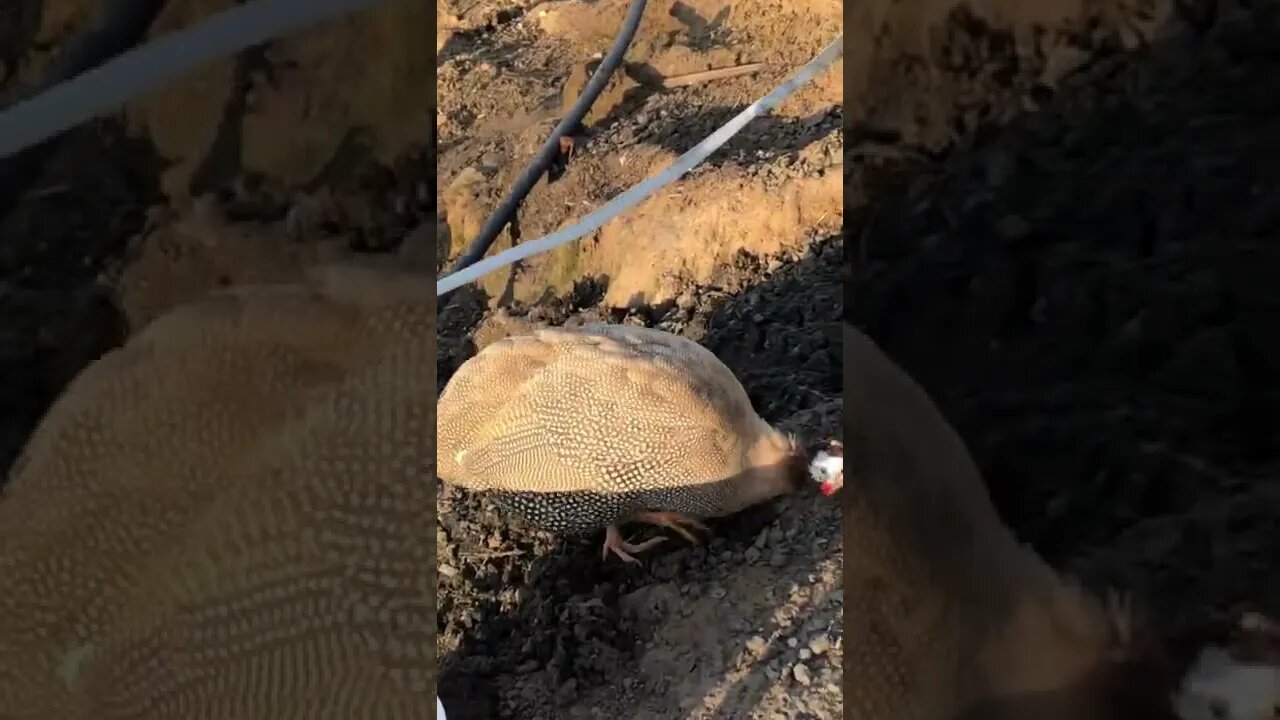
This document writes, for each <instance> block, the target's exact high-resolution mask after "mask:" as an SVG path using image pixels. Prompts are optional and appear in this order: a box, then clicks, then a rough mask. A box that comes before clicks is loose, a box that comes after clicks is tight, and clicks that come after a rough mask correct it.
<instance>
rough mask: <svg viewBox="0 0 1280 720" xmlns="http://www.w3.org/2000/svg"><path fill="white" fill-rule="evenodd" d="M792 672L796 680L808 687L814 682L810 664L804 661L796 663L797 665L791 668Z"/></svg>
mask: <svg viewBox="0 0 1280 720" xmlns="http://www.w3.org/2000/svg"><path fill="white" fill-rule="evenodd" d="M791 674H792V676H794V677H795V679H796V682H798V683H800V684H801V685H804V686H806V687H808V685H809V683H811V682H813V676H812V675H810V674H809V666H808V665H805V664H804V663H796V666H795V667H793V668H791Z"/></svg>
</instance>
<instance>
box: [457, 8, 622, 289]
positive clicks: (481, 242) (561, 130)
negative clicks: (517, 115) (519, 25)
mask: <svg viewBox="0 0 1280 720" xmlns="http://www.w3.org/2000/svg"><path fill="white" fill-rule="evenodd" d="M645 2H646V0H631V7H630V8H628V9H627V17H626V18H625V19H624V20H623V22H622V28H621V29H620V30H618V35H617V37H615V38H614V40H613V46H612V47H610V48H609V52H608V54H606V55H605V56H604V59H603V60H601V61H600V67H598V68H596V71H595V73H593V74H592V75H591V79H590V80H589V81H587V85H586V87H584V88H583V89H582V95H580V96H578V100H577V102H575V103H574V104H573V107H572V108H571V109H570V110H569V112H568V113H567V114H565V116H564V118H563V119H561V120H560V124H558V125H556V127H555V129H554V130H552V131H551V137H549V138H547V141H546V142H545V143H543V145H542V148H541V149H540V150H539V151H538V154H537V156H536V157H535V158H534V160H533V162H531V163H529V166H528V167H526V168H525V170H524V174H522V175H521V176H520V179H519V180H517V181H516V184H515V186H514V187H512V188H511V192H510V193H508V194H507V196H506V197H505V198H503V200H502V204H501V205H499V206H498V209H497V210H494V211H493V214H491V215H490V216H489V218H488V219H487V220H485V221H484V226H483V227H481V228H480V233H479V234H478V235H476V237H475V238H474V239H473V240H472V241H471V243H470V244H469V245H467V249H466V251H465V252H464V253H463V254H462V256H461V257H459V258H458V261H457V262H456V263H455V264H454V266H453V270H452V272H455V273H456V272H458V271H459V270H461V269H463V268H465V267H467V266H468V265H471V264H472V263H474V262H476V261H477V260H479V259H480V258H482V257H484V254H485V253H486V252H488V251H489V246H490V245H492V244H493V241H494V240H495V239H496V238H497V237H498V233H500V232H502V229H503V228H504V227H506V226H507V223H509V222H511V219H512V218H513V217H515V214H516V210H518V209H519V208H520V203H522V202H524V199H525V196H527V195H528V194H529V191H530V190H532V189H533V186H534V185H535V184H537V182H538V180H539V179H540V178H541V177H542V174H543V173H545V172H546V171H547V168H548V167H549V166H550V165H551V162H552V161H553V160H555V159H556V157H557V156H558V155H559V154H560V138H562V137H564V136H565V135H567V134H569V133H570V132H571V131H573V130H574V128H576V127H577V126H578V123H580V122H581V121H582V118H584V117H586V115H587V112H588V111H589V110H591V105H592V104H593V103H594V102H595V101H596V98H597V97H599V96H600V93H601V91H603V90H604V86H605V85H606V84H607V83H608V82H609V77H610V76H611V75H613V71H614V70H616V69H617V68H618V66H619V65H621V64H622V58H623V56H624V55H626V53H627V48H628V47H630V46H631V39H632V38H634V37H635V35H636V29H637V28H639V27H640V18H641V17H642V16H643V15H644V7H645Z"/></svg>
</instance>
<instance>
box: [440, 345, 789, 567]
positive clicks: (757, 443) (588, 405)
mask: <svg viewBox="0 0 1280 720" xmlns="http://www.w3.org/2000/svg"><path fill="white" fill-rule="evenodd" d="M437 411H438V423H437V433H438V437H437V453H438V457H437V467H438V469H439V470H438V471H439V474H440V478H441V479H442V480H444V481H446V482H450V483H453V484H455V485H458V486H461V487H465V488H469V489H473V490H480V491H486V492H487V493H488V494H489V495H491V496H492V497H493V498H494V499H495V500H497V501H498V502H499V503H500V504H501V505H504V506H506V507H508V508H510V509H511V510H514V511H515V512H516V513H517V514H520V515H522V516H523V517H525V518H526V519H527V520H529V521H530V522H532V523H533V524H535V525H538V526H540V527H542V528H545V529H547V530H550V531H552V532H559V533H570V534H582V533H588V532H593V531H595V530H599V529H601V528H604V529H605V542H604V547H603V556H604V557H606V558H607V557H608V555H609V553H610V552H612V553H614V554H616V555H617V556H618V557H620V558H621V559H622V560H624V561H626V562H638V561H637V560H636V559H635V557H634V556H633V554H634V553H639V552H641V551H644V550H646V549H648V548H650V547H652V546H653V545H655V544H657V543H659V542H662V541H663V539H664V538H662V537H655V538H651V539H649V540H646V541H644V542H641V543H635V544H633V543H631V542H628V541H626V540H624V539H623V538H622V535H621V532H620V530H619V525H620V524H622V523H624V522H627V521H637V522H643V523H649V524H654V525H659V526H664V527H668V528H671V529H672V530H674V531H675V532H677V533H679V534H680V535H682V536H684V537H686V538H687V539H689V540H691V541H692V540H694V536H693V534H692V533H691V532H690V531H689V530H690V529H704V528H705V526H704V525H703V524H702V522H701V520H700V519H701V518H706V517H715V516H723V515H728V514H731V513H734V512H737V511H739V510H741V509H743V508H746V507H747V506H750V505H754V504H756V503H760V502H763V501H765V500H768V499H770V498H772V497H775V496H778V495H781V494H784V493H787V492H790V491H791V490H794V489H796V488H797V487H800V486H802V485H803V484H804V482H805V478H806V472H805V470H806V454H805V452H804V450H803V449H802V448H801V447H800V445H799V443H798V442H797V441H796V440H795V439H794V438H792V437H789V436H788V435H786V434H784V433H782V432H779V431H778V430H776V429H775V428H773V427H772V426H770V425H769V424H768V423H767V422H765V421H764V420H763V419H761V418H760V416H759V415H757V414H756V412H755V410H754V409H752V407H751V401H750V399H749V398H748V397H747V393H746V391H745V390H744V389H743V388H742V385H741V384H740V383H739V382H738V380H737V378H735V377H734V375H733V373H732V372H731V371H730V370H729V368H727V367H725V365H724V363H722V362H720V360H719V359H718V358H716V356H715V355H714V354H713V353H711V351H709V350H707V349H706V348H704V347H702V346H701V345H698V344H697V343H695V342H693V341H691V340H688V339H685V338H681V337H679V336H676V335H672V334H670V333H666V332H662V331H659V330H652V329H647V328H638V327H631V326H622V325H588V326H584V327H582V328H577V329H543V330H538V331H535V332H534V333H533V334H532V335H524V336H517V337H509V338H506V339H503V340H500V341H498V342H496V343H494V344H492V345H490V346H488V347H486V348H485V349H484V350H482V351H481V352H479V353H478V354H476V355H475V357H473V358H471V359H469V360H468V361H467V362H465V363H463V365H462V366H461V367H459V368H458V370H457V372H456V373H455V374H454V375H453V377H452V378H451V379H450V380H449V383H448V386H447V387H446V388H445V390H444V392H443V393H442V394H441V395H440V401H439V406H438V408H437Z"/></svg>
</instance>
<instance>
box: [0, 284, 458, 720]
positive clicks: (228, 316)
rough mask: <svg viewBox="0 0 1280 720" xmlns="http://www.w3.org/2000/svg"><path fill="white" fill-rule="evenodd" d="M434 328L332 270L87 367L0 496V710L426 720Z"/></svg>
mask: <svg viewBox="0 0 1280 720" xmlns="http://www.w3.org/2000/svg"><path fill="white" fill-rule="evenodd" d="M434 322H435V308H434V301H433V295H432V293H431V282H430V277H426V278H423V277H416V276H410V277H401V276H388V275H384V274H382V273H377V272H373V271H367V272H366V271H364V270H363V269H358V268H338V269H334V271H333V272H331V273H321V274H320V275H318V276H317V277H316V278H315V279H314V281H313V282H309V283H307V284H299V285H296V286H287V287H275V288H266V287H262V288H250V289H245V290H240V291H236V292H225V293H218V294H215V295H213V296H210V297H207V298H205V299H203V300H199V301H196V302H193V303H191V304H188V305H184V306H182V307H180V308H178V309H176V310H174V311H172V312H170V313H169V314H167V315H164V316H162V317H161V318H160V319H158V320H157V321H155V322H154V323H153V324H151V325H150V326H148V327H147V328H145V329H143V330H142V331H141V332H140V333H139V334H138V335H136V336H135V337H134V338H133V339H132V340H130V341H129V342H128V343H127V344H126V345H125V346H124V347H122V348H120V349H118V350H116V351H114V352H112V353H110V354H108V355H107V356H105V357H103V358H102V359H100V360H99V361H98V362H96V363H94V364H93V365H91V366H90V367H88V368H87V369H86V370H85V371H84V372H82V373H81V374H80V375H79V376H78V377H77V378H76V379H75V380H74V381H73V382H72V383H71V385H70V387H68V388H67V390H66V392H65V394H64V395H63V396H62V397H61V398H60V399H59V400H58V401H57V402H56V403H55V404H54V406H53V407H52V408H51V409H50V411H49V412H48V414H47V416H46V417H45V418H44V420H43V421H42V422H41V424H40V425H39V427H38V428H37V429H36V431H35V433H34V435H33V437H32V438H31V440H30V442H29V444H28V445H27V447H26V449H25V452H24V455H23V458H22V459H21V460H20V461H19V462H18V464H17V466H16V467H15V468H14V469H13V471H12V474H11V476H10V478H9V481H8V484H7V486H6V487H5V490H4V495H3V497H2V498H0V717H2V718H7V719H13V720H20V719H27V720H54V719H55V718H56V719H57V720H125V719H126V718H129V719H140V718H186V719H189V720H228V719H230V718H239V719H241V720H276V719H278V718H304V717H305V718H334V719H335V720H336V719H338V718H341V719H344V720H346V719H350V718H380V719H381V718H386V719H388V720H395V719H400V718H403V719H404V720H409V719H410V718H421V717H424V716H426V713H429V712H430V707H431V699H432V689H433V686H434V681H433V677H432V674H433V673H434V662H435V639H434V627H435V623H434V617H435V615H434V612H435V610H434V608H435V596H434V589H435V583H434V580H433V577H432V570H431V568H432V564H433V557H434V556H433V551H432V549H431V548H432V546H431V542H432V540H433V539H434V535H433V533H432V530H431V528H432V526H433V520H432V519H433V517H434V504H433V503H432V483H431V476H432V473H433V468H432V463H433V459H434V454H433V452H432V449H431V445H432V442H433V437H432V435H431V432H432V427H433V425H434V420H435V419H434V415H433V409H434V404H435V379H434V374H433V367H434V365H433V364H432V363H433V360H434V355H435V347H434V346H435V327H434Z"/></svg>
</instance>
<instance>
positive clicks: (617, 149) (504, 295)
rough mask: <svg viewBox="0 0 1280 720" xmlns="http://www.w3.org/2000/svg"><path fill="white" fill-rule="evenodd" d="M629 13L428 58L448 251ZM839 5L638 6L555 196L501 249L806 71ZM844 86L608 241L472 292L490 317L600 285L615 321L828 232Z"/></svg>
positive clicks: (599, 198) (554, 13)
mask: <svg viewBox="0 0 1280 720" xmlns="http://www.w3.org/2000/svg"><path fill="white" fill-rule="evenodd" d="M626 7H627V3H626V2H623V1H621V0H609V1H608V2H601V3H585V2H578V1H576V0H571V1H569V2H554V3H545V4H542V5H539V6H537V7H536V8H534V9H532V10H530V11H528V12H527V13H524V12H523V10H518V9H513V11H512V12H513V15H512V16H511V17H509V18H508V20H507V21H506V22H504V23H500V24H497V25H493V26H490V28H489V29H487V30H485V31H483V32H478V31H472V32H470V33H459V34H457V35H454V36H453V37H452V38H450V40H449V41H448V42H447V43H446V44H445V45H444V46H443V48H442V50H441V52H440V69H439V75H438V78H439V82H438V91H439V102H440V142H441V157H440V165H439V170H440V178H439V182H440V187H441V189H442V191H443V192H442V198H441V203H440V204H441V205H442V206H443V207H444V208H445V209H446V211H447V217H448V223H449V227H450V231H451V243H452V244H451V248H450V249H451V250H452V251H453V252H457V251H458V250H459V249H460V248H461V247H463V246H464V245H465V244H466V243H467V242H469V241H470V239H471V238H472V237H474V235H475V234H476V231H477V230H478V229H479V227H480V224H481V223H482V222H483V219H484V217H485V216H486V215H487V214H488V213H489V212H491V211H492V209H493V207H494V206H496V204H497V202H498V200H499V199H500V198H501V196H502V194H504V193H505V192H506V190H507V188H509V187H510V186H511V184H512V183H513V182H514V180H515V178H516V177H517V176H518V175H519V173H520V172H522V171H523V169H524V166H525V164H526V163H527V162H528V159H529V158H530V156H531V155H532V153H533V152H534V151H535V150H536V148H537V147H538V146H539V145H540V144H541V143H542V142H543V141H544V140H545V138H546V137H547V135H548V134H549V132H550V130H551V128H552V127H554V125H555V123H556V121H557V119H558V118H559V116H560V115H561V114H562V113H563V111H564V110H565V109H566V108H567V106H569V105H571V104H572V102H573V101H574V100H575V99H576V98H577V96H578V94H579V92H580V90H581V88H582V86H583V85H584V84H585V82H586V80H587V78H588V77H589V74H590V73H589V72H588V69H592V68H593V67H594V66H593V65H591V61H592V58H593V54H594V53H598V52H602V51H604V50H605V49H607V48H608V46H609V44H610V43H611V41H612V38H613V35H614V34H615V33H616V32H617V29H618V23H619V21H620V19H621V18H622V16H623V15H624V12H625V10H626ZM839 8H840V5H839V3H833V2H826V1H822V2H806V3H778V2H772V1H771V0H750V1H747V2H738V3H734V4H732V5H731V4H728V3H723V2H715V1H713V2H697V3H693V4H687V3H683V2H660V3H651V4H650V5H649V6H648V8H647V9H646V12H645V16H644V19H643V21H642V22H641V26H640V28H639V31H638V33H637V37H636V40H635V42H634V43H633V45H632V47H631V49H630V51H629V52H628V54H627V66H626V68H625V69H624V71H623V72H619V73H618V76H617V78H615V80H614V81H613V82H612V84H611V85H610V86H609V87H608V88H607V89H606V91H605V93H604V95H603V96H602V97H601V98H600V100H599V101H598V102H597V104H596V106H595V107H594V108H593V112H592V114H591V115H589V116H588V118H587V120H586V123H585V124H586V127H585V128H583V130H582V132H581V133H578V134H576V136H575V142H574V147H573V150H572V154H571V155H567V156H566V157H565V158H563V159H562V162H561V163H560V167H558V168H557V170H556V171H555V172H554V173H553V178H554V180H553V181H551V182H544V183H540V184H539V185H538V186H536V187H535V188H534V190H533V192H532V193H531V194H530V196H529V198H528V200H527V201H526V203H525V205H524V206H523V208H522V210H521V213H520V217H519V222H518V225H517V229H516V232H515V233H514V234H513V233H507V234H506V235H505V236H504V237H503V238H500V239H499V241H498V243H497V245H498V247H500V248H501V247H508V246H510V243H511V242H513V241H518V240H519V239H520V238H533V237H537V236H539V235H542V234H545V233H547V232H550V231H552V230H555V229H557V228H558V227H561V226H563V225H565V224H568V223H569V222H572V221H574V220H576V219H577V218H579V217H581V216H582V215H583V214H585V212H587V211H589V210H591V209H593V208H595V207H598V206H599V205H601V204H602V203H603V202H605V201H606V200H608V199H609V198H610V197H612V196H614V195H617V194H618V193H620V192H622V191H624V190H626V189H627V188H629V187H631V186H633V185H635V184H636V183H638V182H640V181H641V180H643V179H645V178H646V177H648V176H651V175H653V174H655V173H657V172H658V171H660V170H661V169H662V168H663V167H665V166H666V165H668V164H670V163H671V162H672V161H673V160H674V159H675V158H676V157H677V156H678V155H679V154H681V153H683V152H685V151H687V150H688V149H690V148H691V147H693V146H694V144H696V143H697V142H699V141H701V140H702V138H704V137H705V136H707V135H708V134H710V133H711V132H712V131H714V130H715V129H716V128H717V127H719V126H720V125H721V124H723V123H724V122H726V121H727V120H729V119H730V118H731V117H732V116H733V115H735V114H737V113H738V112H739V111H741V110H742V109H743V108H744V107H746V106H747V105H748V104H750V103H751V102H754V101H755V100H756V99H758V98H759V97H761V96H763V95H764V94H766V93H767V92H769V91H770V90H772V89H773V88H774V87H776V86H777V85H778V83H780V82H781V81H782V80H783V79H784V78H786V77H787V76H788V75H790V74H792V73H793V72H795V70H796V68H797V67H799V66H800V65H802V64H804V63H805V62H808V61H809V60H810V59H812V57H813V56H814V55H816V54H817V53H818V52H819V51H821V49H822V48H823V47H824V46H825V45H826V44H827V43H829V42H830V41H831V40H832V39H833V38H834V37H835V36H836V35H838V34H839V32H840V16H839ZM757 62H760V63H764V67H763V68H762V69H760V70H759V71H757V72H754V73H752V74H750V75H747V76H742V77H738V78H733V79H724V80H716V81H711V82H705V83H698V84H695V85H691V86H684V87H676V88H673V89H664V88H662V87H660V86H659V85H658V84H656V83H660V82H661V80H662V79H663V78H670V77H674V76H680V75H683V74H686V73H690V72H697V71H702V70H708V69H715V68H728V67H735V66H739V65H742V64H748V63H757ZM841 78H842V74H841V68H840V64H839V63H837V64H836V65H835V66H833V67H832V68H831V69H830V70H829V71H828V72H826V73H825V74H823V75H822V76H821V77H819V78H818V79H816V80H815V81H814V82H813V83H812V84H810V85H808V86H806V87H805V88H803V89H802V90H801V91H799V92H797V93H796V94H795V95H794V96H792V97H791V98H790V99H789V100H788V101H787V102H785V103H783V105H782V106H781V107H780V108H779V109H778V111H777V112H776V113H775V114H774V115H772V116H770V117H769V118H766V119H763V120H761V121H759V122H757V123H754V124H753V125H752V126H750V127H749V128H747V129H746V130H744V131H743V132H742V133H741V134H740V135H739V136H737V137H736V138H734V139H733V140H732V141H731V142H730V143H729V144H728V145H727V146H726V147H725V149H723V150H721V151H720V152H718V153H717V154H716V155H714V156H713V158H712V159H711V160H710V161H709V164H708V165H706V166H704V167H703V168H701V169H699V170H696V171H695V172H694V173H692V174H691V175H690V176H688V177H686V178H685V179H682V180H681V181H678V182H676V183H674V184H673V185H671V186H670V187H669V188H668V189H666V190H664V191H663V192H661V193H659V194H658V195H657V196H655V197H653V198H651V199H649V200H647V201H645V202H643V203H641V204H640V205H639V206H638V207H636V208H635V209H633V210H632V211H629V212H628V213H626V214H625V215H624V216H623V217H620V218H618V219H617V220H615V221H613V222H611V223H609V224H608V225H606V226H605V227H604V228H603V229H602V230H601V231H600V232H599V233H598V234H596V236H595V237H593V238H591V239H590V240H589V241H587V242H584V243H578V244H575V245H574V246H573V247H569V248H565V249H562V250H560V251H558V252H555V253H549V254H547V255H544V256H541V257H537V258H532V259H530V260H529V261H528V262H527V263H525V264H524V265H523V266H522V267H521V268H519V269H518V270H516V271H515V272H514V274H508V273H496V274H494V275H493V276H491V277H489V278H486V279H485V281H484V287H485V289H486V290H487V291H488V292H489V294H490V295H491V296H493V297H494V298H495V299H498V300H500V301H506V300H508V299H511V298H514V299H518V300H522V301H526V302H528V301H536V300H538V299H540V298H541V297H543V295H544V294H546V293H548V292H550V293H551V294H562V293H565V292H568V291H569V290H570V289H571V288H572V286H573V282H574V280H575V279H578V278H581V277H596V276H606V277H608V279H609V283H608V291H607V296H606V301H607V302H608V303H609V304H611V305H614V306H619V307H623V306H628V305H641V304H645V303H661V302H665V301H669V300H671V299H673V298H674V297H675V296H676V294H678V290H679V288H680V287H682V286H684V285H686V284H688V283H689V282H703V283H705V282H706V281H707V280H708V279H709V277H710V276H711V274H712V273H713V272H714V269H715V268H716V267H718V266H720V265H723V264H725V263H727V262H729V261H730V260H731V258H732V255H733V254H734V253H735V252H736V251H737V250H739V249H743V248H745V249H748V250H750V251H751V252H753V253H757V254H772V253H775V252H777V251H779V250H780V249H782V248H785V247H790V246H794V245H796V244H798V243H799V242H801V241H803V240H804V239H805V238H806V237H814V236H817V235H821V234H830V233H832V232H835V231H836V230H837V228H838V227H839V217H840V212H841V206H840V197H841V194H842V189H841V184H840V180H839V172H838V170H839V166H840V163H841V155H840V150H841V146H842V142H841V113H840V105H841V100H840V83H841ZM658 257H660V258H661V261H660V262H655V258H658Z"/></svg>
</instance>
